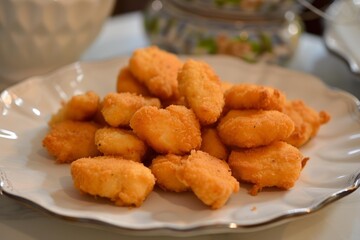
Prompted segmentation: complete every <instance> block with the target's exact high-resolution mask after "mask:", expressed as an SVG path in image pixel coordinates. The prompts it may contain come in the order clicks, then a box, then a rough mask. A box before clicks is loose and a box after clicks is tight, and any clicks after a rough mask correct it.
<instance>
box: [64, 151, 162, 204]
mask: <svg viewBox="0 0 360 240" xmlns="http://www.w3.org/2000/svg"><path fill="white" fill-rule="evenodd" d="M71 176H72V179H73V182H74V186H75V188H77V189H78V190H80V191H81V192H84V193H88V194H90V195H93V196H100V197H105V198H109V199H110V200H111V201H113V202H115V204H116V205H118V206H135V207H139V206H141V205H142V203H143V202H144V200H145V199H146V198H147V196H148V195H149V194H150V193H151V191H152V190H153V187H154V185H155V177H154V176H153V175H152V173H151V171H150V169H148V168H147V167H145V166H144V165H143V164H142V163H138V162H134V161H129V160H126V159H123V158H120V157H110V156H102V157H95V158H81V159H78V160H76V161H74V162H73V163H72V164H71Z"/></svg>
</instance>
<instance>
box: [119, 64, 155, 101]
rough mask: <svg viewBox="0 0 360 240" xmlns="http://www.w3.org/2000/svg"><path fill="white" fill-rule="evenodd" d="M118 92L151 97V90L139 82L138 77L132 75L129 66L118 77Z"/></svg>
mask: <svg viewBox="0 0 360 240" xmlns="http://www.w3.org/2000/svg"><path fill="white" fill-rule="evenodd" d="M116 91H117V92H118V93H120V92H129V93H136V94H138V95H141V96H144V97H145V96H150V92H149V90H148V89H147V88H146V86H145V85H143V84H142V83H140V82H139V80H138V79H136V77H134V75H133V74H132V73H131V71H130V68H129V67H128V66H126V67H123V68H122V69H121V70H120V72H119V74H118V77H117V82H116Z"/></svg>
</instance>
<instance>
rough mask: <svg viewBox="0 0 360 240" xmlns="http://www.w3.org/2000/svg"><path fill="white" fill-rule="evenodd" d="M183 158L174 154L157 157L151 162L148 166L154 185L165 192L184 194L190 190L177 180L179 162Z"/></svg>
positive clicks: (180, 165) (180, 166)
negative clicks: (154, 181) (154, 179)
mask: <svg viewBox="0 0 360 240" xmlns="http://www.w3.org/2000/svg"><path fill="white" fill-rule="evenodd" d="M183 158H184V157H183V156H178V155H174V154H167V155H159V156H157V157H156V158H154V159H153V160H152V163H151V165H150V169H151V172H152V173H153V174H154V176H155V178H156V184H157V185H158V186H159V187H160V188H162V189H163V190H165V191H172V192H185V191H188V190H190V188H189V186H187V185H185V184H184V183H183V182H182V181H180V180H179V178H178V173H179V171H181V169H182V167H183V166H182V164H181V160H182V159H183Z"/></svg>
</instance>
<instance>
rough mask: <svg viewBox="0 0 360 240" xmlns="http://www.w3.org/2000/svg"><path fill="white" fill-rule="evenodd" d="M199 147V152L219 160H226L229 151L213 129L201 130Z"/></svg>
mask: <svg viewBox="0 0 360 240" xmlns="http://www.w3.org/2000/svg"><path fill="white" fill-rule="evenodd" d="M201 138H202V141H201V147H200V150H201V151H203V152H206V153H208V154H210V155H211V156H213V157H216V158H219V159H221V160H225V161H226V160H227V158H228V155H229V150H228V149H227V147H226V146H225V144H224V143H223V142H222V141H221V139H220V137H219V135H218V133H217V131H216V129H215V128H204V129H202V130H201Z"/></svg>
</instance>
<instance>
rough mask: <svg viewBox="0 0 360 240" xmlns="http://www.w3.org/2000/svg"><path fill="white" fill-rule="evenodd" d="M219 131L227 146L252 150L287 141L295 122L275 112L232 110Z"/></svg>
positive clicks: (218, 127)
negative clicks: (275, 142) (252, 148)
mask: <svg viewBox="0 0 360 240" xmlns="http://www.w3.org/2000/svg"><path fill="white" fill-rule="evenodd" d="M217 130H218V134H219V136H220V139H221V140H222V142H223V143H225V144H226V145H229V146H235V147H240V148H251V147H258V146H264V145H268V144H270V143H272V142H274V141H280V140H285V139H287V138H288V137H289V136H290V134H291V133H292V132H293V131H294V122H293V121H292V120H291V118H290V117H289V116H287V115H286V114H284V113H282V112H279V111H275V110H268V111H264V110H231V111H229V112H228V113H227V114H226V115H225V117H223V118H222V119H221V120H220V122H219V124H218V126H217Z"/></svg>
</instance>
